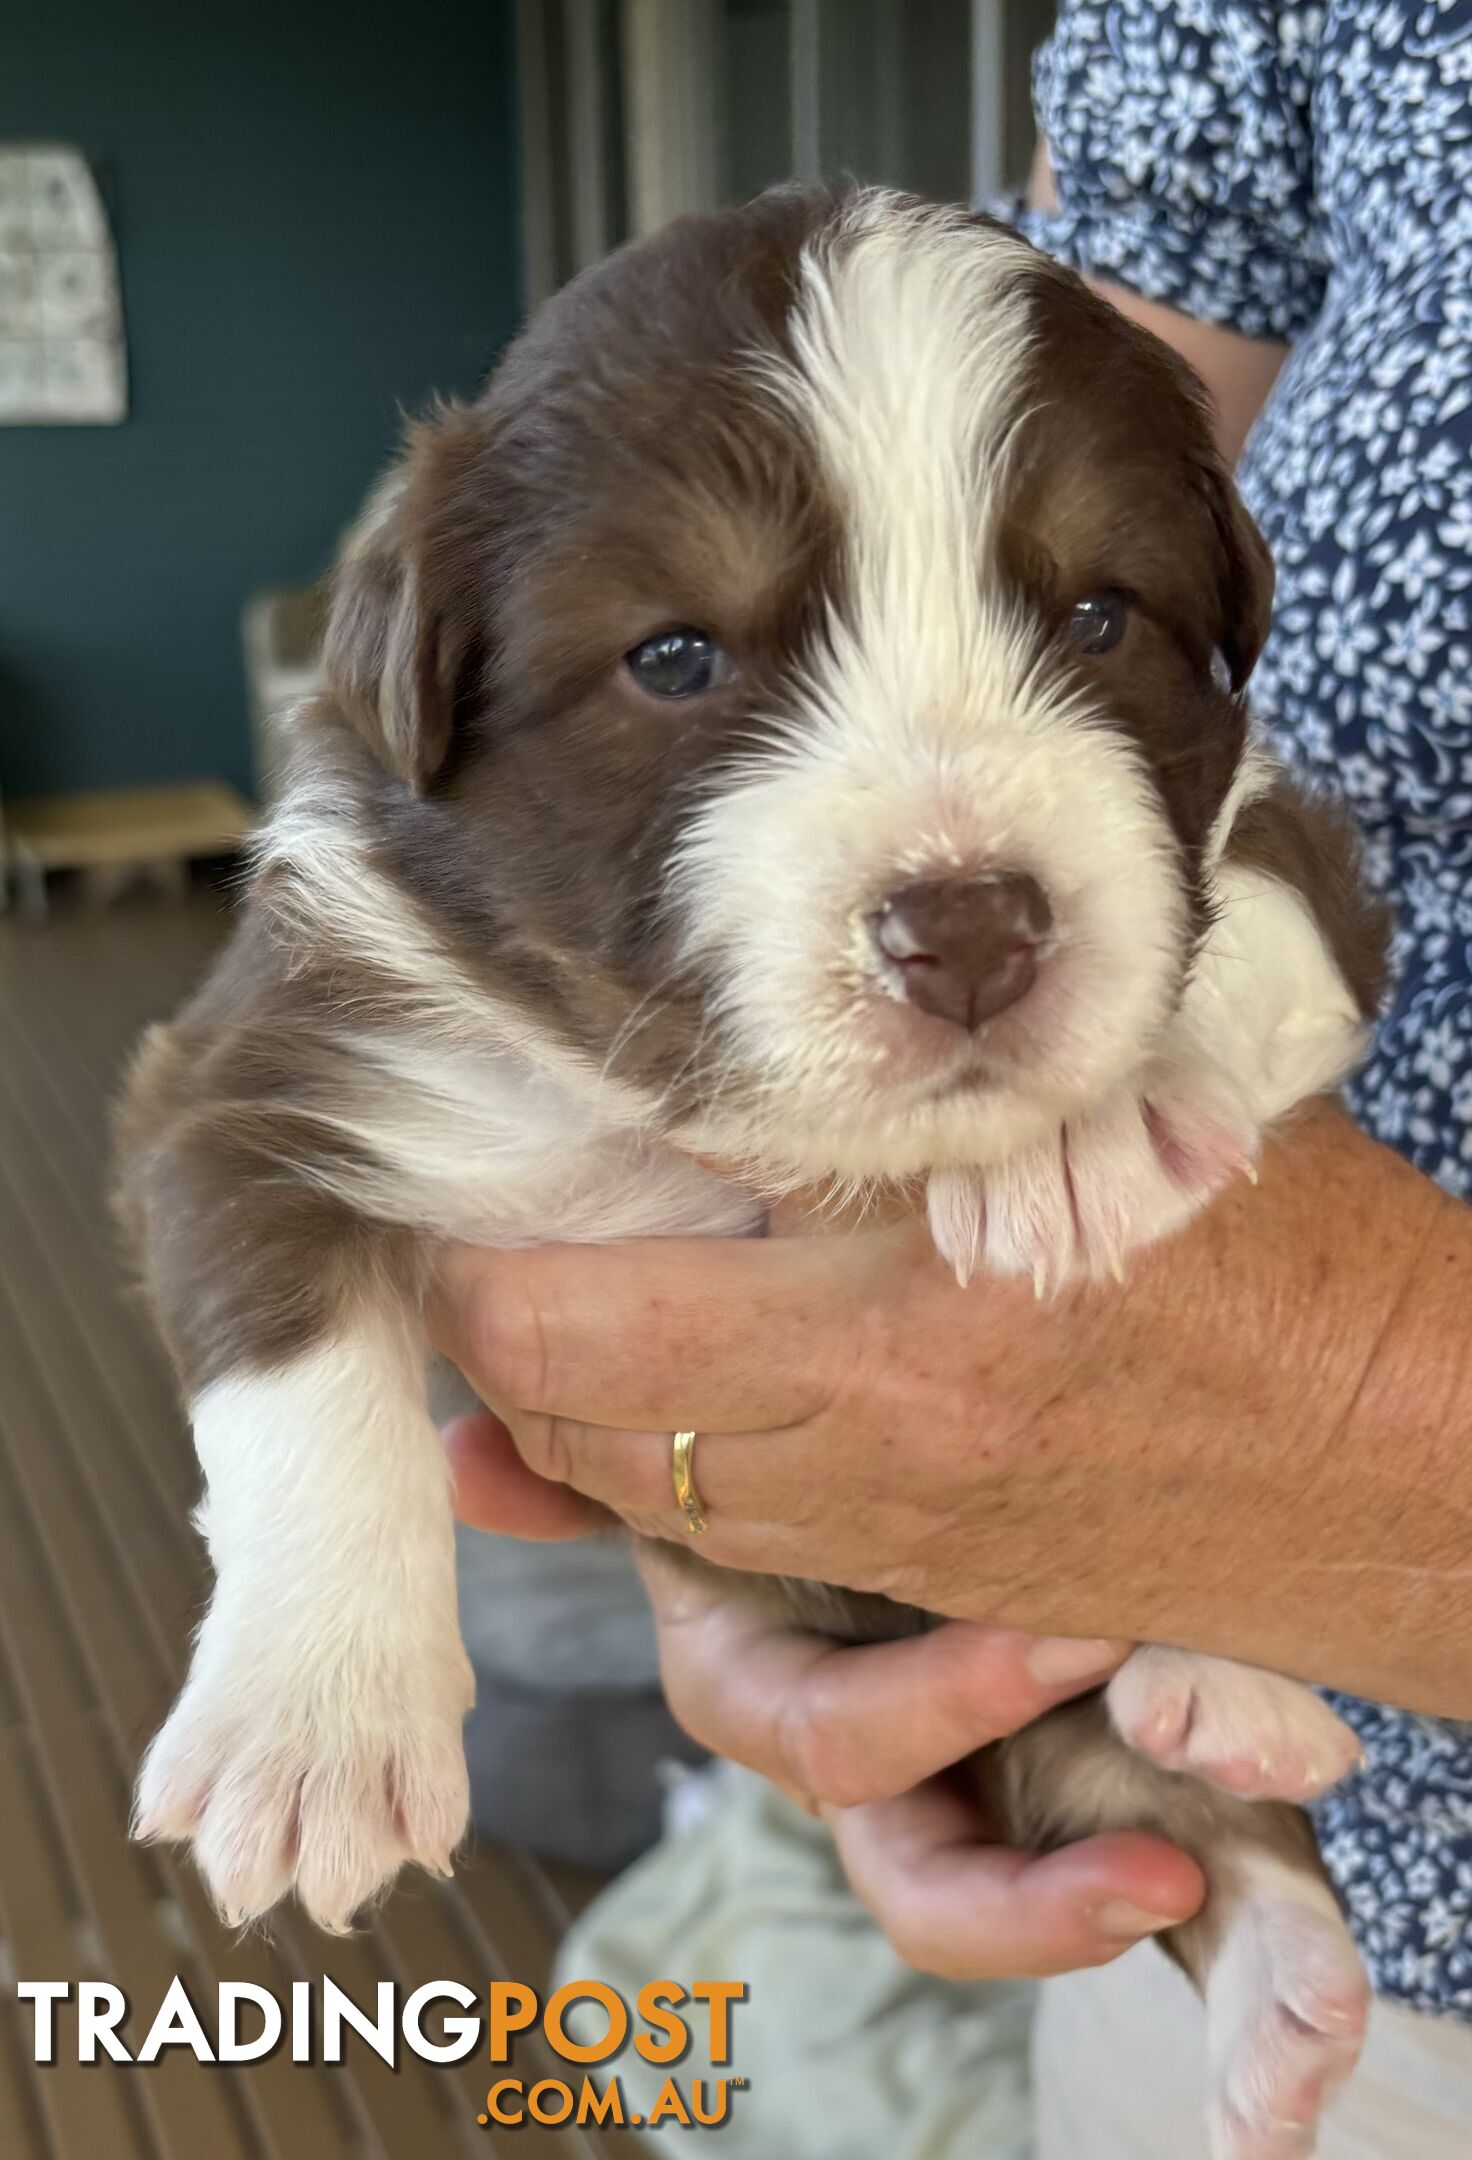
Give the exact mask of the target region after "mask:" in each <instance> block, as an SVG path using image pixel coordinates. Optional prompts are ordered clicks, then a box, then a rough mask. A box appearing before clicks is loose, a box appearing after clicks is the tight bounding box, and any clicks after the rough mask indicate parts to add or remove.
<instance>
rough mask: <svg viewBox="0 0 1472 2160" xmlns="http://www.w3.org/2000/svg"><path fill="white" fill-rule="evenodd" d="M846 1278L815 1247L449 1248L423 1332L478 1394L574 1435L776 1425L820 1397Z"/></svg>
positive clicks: (789, 1421)
mask: <svg viewBox="0 0 1472 2160" xmlns="http://www.w3.org/2000/svg"><path fill="white" fill-rule="evenodd" d="M852 1276H853V1269H852V1267H849V1268H847V1269H845V1268H837V1267H835V1264H834V1261H833V1258H832V1255H831V1252H828V1251H825V1249H824V1245H823V1241H820V1240H814V1239H793V1240H784V1241H781V1242H776V1243H773V1242H769V1241H767V1240H742V1239H735V1240H728V1241H722V1240H720V1239H682V1238H658V1239H651V1240H648V1241H646V1242H643V1243H634V1244H628V1245H622V1246H619V1247H618V1248H617V1249H616V1250H614V1249H609V1248H607V1247H604V1248H601V1249H600V1248H598V1247H596V1246H573V1245H549V1246H542V1247H539V1248H537V1249H536V1250H534V1251H530V1252H482V1251H477V1250H474V1249H472V1248H470V1247H468V1246H461V1247H455V1248H452V1249H451V1250H450V1251H449V1252H448V1253H447V1254H446V1255H445V1258H444V1260H443V1263H442V1265H441V1268H440V1272H439V1278H438V1282H437V1285H436V1290H435V1293H434V1295H433V1297H432V1299H431V1302H430V1311H429V1319H430V1332H431V1335H432V1337H433V1339H434V1341H435V1343H436V1344H437V1345H438V1347H439V1348H440V1349H442V1350H444V1351H445V1352H446V1353H447V1354H448V1355H449V1356H450V1357H451V1358H453V1359H454V1361H455V1363H456V1364H457V1365H458V1366H459V1367H460V1369H461V1371H462V1372H464V1373H466V1374H467V1375H468V1376H469V1377H470V1379H471V1380H472V1381H473V1382H474V1383H475V1384H476V1386H477V1387H478V1388H479V1390H480V1392H481V1393H482V1394H483V1395H487V1396H489V1397H490V1398H491V1400H492V1401H495V1402H505V1403H515V1404H517V1405H518V1407H519V1408H521V1409H522V1410H525V1411H540V1412H546V1413H550V1414H555V1415H557V1416H559V1417H563V1418H568V1419H572V1420H574V1421H576V1422H578V1423H580V1424H585V1425H600V1426H610V1427H615V1428H632V1429H635V1430H640V1429H653V1430H656V1431H658V1430H661V1429H664V1430H669V1429H672V1428H673V1427H676V1426H694V1427H696V1428H697V1429H700V1430H705V1431H715V1432H732V1431H743V1430H745V1429H747V1428H748V1427H753V1426H755V1427H781V1426H788V1425H793V1424H796V1423H798V1422H799V1421H800V1420H802V1419H803V1418H805V1417H808V1416H810V1415H811V1414H812V1413H813V1412H814V1411H815V1410H816V1409H817V1408H818V1406H819V1405H820V1404H821V1402H822V1401H823V1399H824V1393H825V1391H824V1387H823V1383H822V1378H821V1375H820V1374H818V1373H816V1372H815V1355H814V1341H815V1339H822V1337H823V1336H824V1334H825V1333H826V1332H827V1331H824V1330H822V1329H821V1328H820V1327H818V1326H817V1323H818V1322H819V1321H820V1320H821V1318H822V1317H823V1316H825V1315H826V1314H828V1313H831V1311H832V1310H833V1308H834V1306H835V1304H836V1303H837V1302H839V1301H840V1300H841V1298H842V1296H843V1294H844V1289H845V1286H846V1284H847V1282H849V1281H851V1280H852Z"/></svg>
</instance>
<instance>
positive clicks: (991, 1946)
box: [824, 1783, 1206, 1980]
mask: <svg viewBox="0 0 1472 2160" xmlns="http://www.w3.org/2000/svg"><path fill="white" fill-rule="evenodd" d="M824 1814H825V1817H826V1819H827V1821H828V1823H829V1825H830V1827H831V1829H832V1832H833V1836H834V1840H835V1842H836V1844H837V1847H838V1852H839V1857H840V1858H841V1859H842V1861H843V1865H844V1868H845V1870H846V1872H847V1874H848V1878H849V1881H850V1882H851V1883H852V1885H853V1888H854V1891H855V1893H856V1894H857V1896H858V1897H859V1899H860V1900H861V1901H862V1903H863V1904H864V1905H866V1906H867V1907H868V1909H869V1911H870V1912H871V1913H872V1914H873V1916H874V1918H875V1919H876V1920H877V1921H878V1923H879V1925H880V1926H881V1927H882V1928H883V1930H884V1932H885V1934H886V1935H888V1937H889V1939H890V1941H891V1942H892V1943H893V1944H894V1946H895V1948H896V1950H897V1951H898V1952H899V1954H900V1956H901V1957H902V1958H904V1959H905V1961H906V1962H907V1963H908V1964H911V1965H914V1966H917V1967H918V1968H919V1969H920V1970H921V1971H924V1972H935V1973H941V1974H943V1975H944V1976H946V1977H947V1978H949V1979H957V1980H961V1979H971V1980H985V1979H1012V1978H1022V1977H1033V1978H1044V1977H1046V1976H1048V1975H1051V1974H1054V1973H1060V1972H1070V1971H1074V1970H1076V1969H1078V1968H1079V1967H1081V1966H1089V1965H1103V1964H1107V1963H1108V1962H1109V1960H1110V1959H1111V1958H1116V1957H1118V1956H1119V1955H1120V1954H1121V1952H1123V1951H1125V1950H1127V1949H1129V1948H1130V1947H1131V1945H1132V1944H1134V1943H1136V1942H1139V1941H1141V1940H1143V1938H1144V1937H1145V1936H1147V1935H1151V1934H1155V1933H1157V1932H1158V1931H1159V1930H1160V1929H1161V1928H1163V1927H1171V1926H1174V1925H1176V1924H1178V1923H1179V1922H1180V1921H1182V1920H1186V1919H1189V1918H1190V1916H1191V1914H1192V1913H1194V1912H1195V1911H1196V1910H1197V1908H1198V1907H1199V1906H1200V1904H1201V1901H1202V1899H1203V1897H1204V1896H1205V1890H1206V1885H1205V1882H1204V1880H1203V1878H1202V1875H1201V1871H1200V1869H1199V1868H1198V1867H1197V1865H1196V1863H1195V1861H1194V1860H1191V1859H1189V1858H1188V1857H1187V1856H1186V1854H1185V1853H1182V1852H1178V1851H1177V1850H1176V1849H1175V1848H1174V1847H1173V1846H1170V1845H1165V1844H1162V1843H1161V1842H1160V1841H1159V1840H1158V1839H1156V1838H1150V1837H1144V1836H1141V1835H1138V1834H1136V1833H1134V1832H1128V1831H1116V1832H1111V1833H1110V1834H1109V1835H1107V1836H1104V1837H1096V1838H1089V1839H1086V1840H1085V1841H1084V1842H1083V1843H1082V1844H1079V1845H1069V1846H1065V1847H1064V1848H1063V1850H1062V1851H1061V1852H1056V1853H1050V1854H1048V1855H1047V1856H1046V1857H1045V1858H1042V1859H1034V1858H1032V1857H1031V1856H1030V1855H1028V1854H1026V1853H1020V1852H1015V1851H1012V1850H1010V1849H1008V1848H1006V1847H1003V1846H997V1845H986V1844H983V1843H981V1842H979V1840H978V1837H977V1823H976V1816H975V1813H974V1811H973V1810H972V1808H971V1807H969V1806H968V1804H967V1803H966V1801H965V1800H964V1799H963V1798H962V1797H961V1796H960V1795H959V1793H957V1792H955V1791H954V1790H952V1789H951V1788H949V1787H947V1786H945V1785H942V1784H938V1783H933V1784H930V1785H925V1786H922V1787H921V1788H920V1789H919V1790H918V1791H916V1792H912V1793H906V1794H904V1795H902V1796H901V1797H899V1798H896V1799H892V1800H885V1801H879V1802H876V1803H874V1804H873V1805H871V1806H867V1807H859V1808H849V1809H836V1810H829V1809H825V1810H824Z"/></svg>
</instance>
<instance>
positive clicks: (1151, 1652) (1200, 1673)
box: [1108, 1643, 1363, 1801]
mask: <svg viewBox="0 0 1472 2160" xmlns="http://www.w3.org/2000/svg"><path fill="white" fill-rule="evenodd" d="M1108 1702H1109V1713H1110V1716H1111V1717H1112V1718H1113V1720H1114V1724H1115V1727H1116V1729H1117V1731H1118V1732H1119V1733H1120V1734H1121V1736H1122V1737H1123V1738H1124V1739H1126V1740H1128V1741H1129V1743H1130V1745H1131V1746H1132V1747H1137V1748H1138V1749H1139V1750H1140V1752H1141V1754H1143V1755H1148V1756H1150V1757H1151V1758H1152V1760H1154V1761H1155V1762H1158V1763H1161V1764H1163V1765H1164V1767H1165V1768H1166V1769H1167V1770H1181V1771H1189V1772H1190V1773H1191V1775H1192V1776H1193V1777H1201V1778H1205V1779H1207V1781H1208V1782H1209V1783H1210V1784H1213V1785H1220V1786H1221V1787H1222V1788H1223V1790H1224V1791H1226V1792H1231V1793H1236V1794H1238V1795H1239V1796H1240V1797H1241V1798H1242V1799H1244V1800H1299V1801H1305V1800H1316V1799H1318V1798H1319V1796H1320V1795H1321V1794H1322V1793H1325V1792H1327V1791H1328V1789H1329V1787H1330V1786H1331V1785H1335V1784H1337V1783H1338V1782H1339V1780H1340V1778H1342V1777H1344V1776H1346V1775H1347V1774H1348V1773H1349V1771H1351V1770H1352V1769H1353V1768H1354V1767H1355V1765H1356V1763H1358V1762H1359V1760H1360V1757H1361V1754H1362V1752H1363V1751H1362V1750H1361V1747H1360V1743H1359V1740H1358V1739H1357V1737H1356V1736H1355V1734H1354V1733H1353V1732H1351V1731H1350V1729H1349V1727H1348V1726H1347V1725H1346V1724H1345V1722H1344V1720H1343V1719H1342V1718H1340V1717H1337V1716H1336V1715H1335V1713H1334V1712H1333V1711H1332V1710H1331V1709H1330V1708H1329V1705H1328V1704H1327V1703H1326V1702H1324V1701H1322V1700H1321V1699H1320V1697H1319V1696H1317V1695H1315V1694H1314V1693H1313V1691H1312V1689H1311V1688H1307V1687H1305V1686H1304V1684H1303V1682H1302V1681H1301V1680H1289V1679H1286V1678H1285V1677H1284V1676H1283V1674H1281V1673H1273V1672H1260V1671H1259V1670H1258V1669H1257V1667H1256V1666H1253V1665H1239V1664H1237V1663H1236V1661H1235V1660H1234V1659H1231V1658H1222V1657H1206V1656H1204V1655H1203V1654H1202V1653H1201V1652H1199V1651H1195V1650H1173V1649H1169V1648H1167V1647H1165V1646H1164V1645H1161V1644H1150V1643H1147V1644H1145V1645H1144V1646H1143V1647H1142V1648H1141V1649H1139V1650H1136V1651H1135V1653H1134V1655H1133V1656H1132V1657H1130V1658H1129V1659H1127V1660H1126V1662H1125V1663H1124V1664H1123V1665H1122V1666H1121V1667H1120V1669H1119V1671H1118V1672H1117V1673H1116V1674H1115V1676H1114V1678H1113V1680H1112V1681H1111V1682H1110V1684H1109V1690H1108Z"/></svg>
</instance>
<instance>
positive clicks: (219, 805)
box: [0, 780, 255, 920]
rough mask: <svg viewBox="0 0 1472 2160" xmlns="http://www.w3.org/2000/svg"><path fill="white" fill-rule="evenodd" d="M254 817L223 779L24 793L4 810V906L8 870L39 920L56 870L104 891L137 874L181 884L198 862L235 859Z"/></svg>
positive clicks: (0, 843) (0, 848)
mask: <svg viewBox="0 0 1472 2160" xmlns="http://www.w3.org/2000/svg"><path fill="white" fill-rule="evenodd" d="M254 817H255V813H254V811H253V810H252V809H251V806H250V804H249V803H248V802H247V801H246V799H245V797H244V796H243V795H241V794H239V793H238V792H237V790H236V789H234V788H233V787H230V786H228V785H227V784H226V783H225V782H224V781H223V780H192V781H187V782H184V783H182V784H181V785H179V786H175V787H157V788H112V789H100V790H95V791H91V792H87V793H83V794H76V795H29V796H20V797H18V798H17V799H16V800H14V801H10V802H7V803H5V804H4V805H3V807H0V906H3V905H4V895H5V888H6V883H7V878H6V873H7V871H8V874H9V878H10V879H13V881H14V883H15V885H16V888H17V890H18V891H19V894H20V898H21V905H22V907H23V909H24V911H25V913H26V914H27V915H28V916H30V917H31V918H32V919H34V920H43V919H44V918H45V915H46V912H47V905H46V897H47V896H46V879H47V876H48V875H49V873H50V872H52V871H53V870H80V871H83V872H85V873H87V874H88V876H89V877H90V878H91V879H92V880H93V883H94V885H95V888H96V890H97V891H98V892H99V894H106V893H107V892H109V891H111V890H112V889H113V888H114V887H115V886H117V885H118V884H120V883H121V882H123V880H124V879H125V878H126V877H127V876H128V875H129V874H130V873H132V872H134V871H138V870H147V871H151V872H153V873H155V874H157V873H159V872H160V871H162V872H165V873H172V876H171V877H170V878H169V882H171V883H173V884H175V885H176V886H177V885H179V884H180V882H181V878H180V873H182V870H183V867H184V865H185V864H187V863H188V862H190V861H191V860H193V859H195V858H197V857H205V856H214V855H229V854H233V853H234V851H235V850H236V849H237V848H238V847H239V846H240V845H241V843H242V841H243V840H244V839H245V836H246V834H247V833H248V832H249V831H250V828H251V825H252V823H253V821H254Z"/></svg>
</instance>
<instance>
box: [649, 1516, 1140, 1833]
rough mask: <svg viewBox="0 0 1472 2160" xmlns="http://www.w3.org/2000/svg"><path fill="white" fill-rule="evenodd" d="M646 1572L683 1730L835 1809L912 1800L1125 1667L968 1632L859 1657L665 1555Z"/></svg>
mask: <svg viewBox="0 0 1472 2160" xmlns="http://www.w3.org/2000/svg"><path fill="white" fill-rule="evenodd" d="M640 1565H641V1568H642V1569H643V1572H644V1576H645V1580H646V1582H647V1583H648V1585H649V1590H650V1597H651V1601H652V1603H653V1605H654V1612H655V1622H656V1626H657V1628H658V1633H659V1652H660V1672H661V1676H662V1679H663V1682H664V1689H665V1694H666V1697H667V1698H668V1701H669V1704H670V1708H671V1709H672V1710H673V1712H674V1714H675V1716H676V1717H677V1718H678V1719H679V1721H680V1723H681V1724H682V1725H684V1726H685V1728H686V1729H687V1731H689V1732H690V1733H691V1734H692V1736H693V1737H694V1738H695V1739H697V1740H699V1741H701V1742H702V1743H703V1744H704V1745H705V1746H706V1747H709V1748H710V1749H712V1750H713V1751H714V1752H715V1753H716V1754H719V1755H725V1756H728V1757H730V1758H731V1759H732V1760H734V1761H737V1762H743V1763H746V1764H747V1765H748V1766H749V1767H750V1768H752V1769H754V1770H760V1771H761V1772H762V1773H763V1775H764V1776H766V1777H769V1778H771V1779H772V1780H773V1781H774V1783H776V1784H779V1785H781V1786H783V1787H785V1788H786V1789H787V1790H788V1791H789V1792H791V1793H793V1794H795V1795H797V1796H799V1797H802V1798H804V1799H812V1800H815V1801H821V1802H826V1803H831V1804H833V1805H836V1806H839V1807H853V1806H856V1805H858V1804H859V1803H861V1802H865V1801H870V1800H877V1799H883V1798H888V1797H890V1796H892V1795H894V1794H896V1793H902V1792H905V1791H907V1790H908V1789H909V1787H910V1786H912V1785H915V1784H917V1783H919V1782H920V1780H922V1779H924V1778H929V1777H932V1776H934V1774H935V1773H936V1772H937V1771H938V1770H942V1769H944V1768H946V1767H947V1766H948V1765H949V1764H951V1763H955V1762H959V1761H960V1760H961V1759H962V1758H963V1757H964V1756H967V1755H970V1754H972V1753H974V1752H975V1750H976V1749H977V1748H979V1747H984V1746H985V1745H986V1744H987V1743H988V1742H989V1741H991V1740H995V1739H998V1738H1000V1737H1001V1736H1002V1735H1003V1734H1004V1733H1010V1732H1014V1731H1016V1730H1017V1729H1018V1727H1019V1726H1022V1725H1027V1724H1030V1723H1031V1722H1032V1720H1033V1719H1034V1718H1036V1717H1040V1716H1041V1715H1042V1714H1043V1712H1044V1711H1045V1710H1051V1709H1053V1708H1055V1707H1056V1705H1057V1704H1058V1703H1060V1702H1064V1701H1066V1700H1067V1699H1068V1698H1069V1697H1070V1696H1072V1695H1076V1694H1078V1693H1079V1692H1080V1691H1081V1689H1083V1688H1085V1687H1088V1686H1094V1685H1097V1684H1099V1683H1100V1682H1101V1681H1103V1680H1105V1679H1107V1678H1108V1676H1109V1675H1110V1674H1111V1673H1112V1672H1113V1671H1114V1670H1115V1669H1116V1667H1117V1666H1118V1665H1119V1664H1120V1663H1121V1661H1122V1659H1123V1657H1124V1656H1125V1654H1126V1647H1127V1646H1126V1645H1124V1644H1119V1643H1079V1642H1072V1641H1065V1640H1062V1639H1057V1640H1050V1639H1047V1638H1042V1639H1040V1638H1035V1637H1031V1636H1026V1635H1019V1634H1015V1633H1013V1632H1011V1631H1010V1630H1007V1629H1002V1628H986V1627H979V1626H976V1625H974V1624H973V1623H971V1622H967V1621H954V1622H950V1623H948V1624H947V1625H946V1626H944V1627H940V1628H936V1629H935V1630H933V1631H932V1632H931V1633H930V1634H927V1635H917V1636H911V1637H909V1638H907V1639H906V1640H904V1641H900V1642H887V1643H873V1644H865V1645H863V1646H861V1647H858V1648H851V1647H848V1646H844V1645H840V1644H835V1643H831V1642H827V1641H825V1640H824V1639H823V1638H822V1637H820V1636H816V1635H808V1634H804V1633H802V1632H800V1631H798V1630H796V1629H794V1628H790V1627H785V1626H783V1625H782V1624H781V1622H780V1621H775V1620H774V1619H773V1618H772V1617H771V1616H770V1614H769V1612H767V1611H766V1610H765V1609H764V1608H763V1607H761V1606H759V1605H757V1604H755V1603H753V1602H749V1601H748V1600H747V1599H745V1598H742V1597H732V1596H731V1595H730V1593H729V1591H726V1590H725V1589H724V1588H723V1586H721V1585H720V1584H719V1583H716V1584H714V1586H712V1585H711V1584H708V1583H707V1582H706V1581H705V1580H704V1579H703V1577H702V1576H701V1575H699V1574H697V1573H696V1572H695V1571H694V1570H693V1569H690V1568H688V1567H684V1566H681V1565H680V1564H679V1563H677V1562H675V1561H673V1560H671V1559H670V1558H668V1557H666V1556H665V1555H663V1554H659V1553H650V1552H645V1553H643V1554H641V1559H640Z"/></svg>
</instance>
